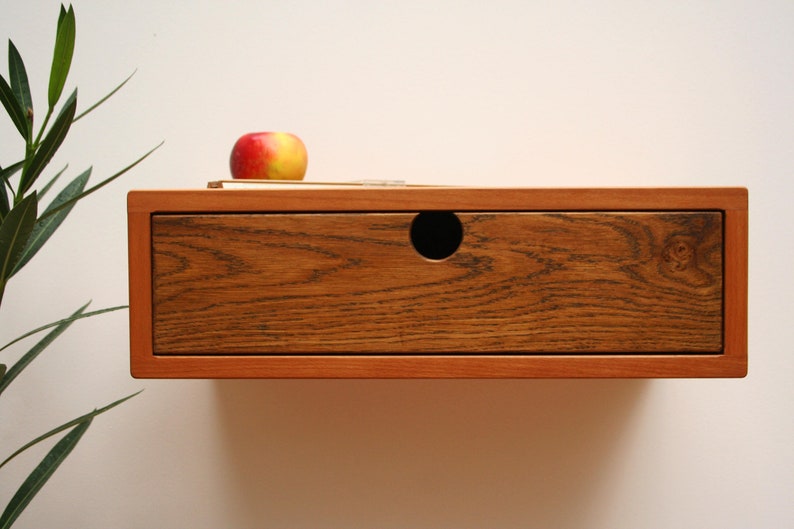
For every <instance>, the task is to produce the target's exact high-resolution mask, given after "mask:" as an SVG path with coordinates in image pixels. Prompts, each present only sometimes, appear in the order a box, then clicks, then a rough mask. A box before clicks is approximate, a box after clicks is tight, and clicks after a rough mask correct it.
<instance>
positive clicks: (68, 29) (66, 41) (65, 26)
mask: <svg viewBox="0 0 794 529" xmlns="http://www.w3.org/2000/svg"><path fill="white" fill-rule="evenodd" d="M76 31H77V30H76V25H75V18H74V8H73V7H72V6H69V10H68V11H67V12H66V14H65V15H64V14H63V13H61V15H60V16H59V17H58V33H57V35H56V36H55V50H54V51H53V56H52V68H51V69H50V86H49V90H48V92H47V100H48V102H49V105H50V108H55V105H56V104H57V103H58V100H59V99H60V98H61V93H63V87H64V85H66V77H67V76H68V75H69V68H71V66H72V55H74V39H75V35H76Z"/></svg>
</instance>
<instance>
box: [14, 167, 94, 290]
mask: <svg viewBox="0 0 794 529" xmlns="http://www.w3.org/2000/svg"><path fill="white" fill-rule="evenodd" d="M90 176H91V168H90V167H89V168H88V169H87V170H85V171H84V172H83V173H81V174H80V175H79V176H77V178H75V179H74V180H72V181H71V182H70V183H69V185H67V186H66V187H64V188H63V189H62V190H61V192H60V193H58V196H56V197H55V198H54V199H53V201H52V202H50V204H49V205H48V206H47V209H45V210H44V213H43V214H42V216H41V218H40V219H39V220H38V221H36V224H35V225H34V226H33V231H32V232H31V233H30V237H28V243H27V246H26V247H25V250H24V252H22V256H21V257H20V258H19V261H17V264H16V266H15V267H14V270H12V271H11V275H10V276H9V277H11V276H13V275H14V274H16V273H17V272H19V271H20V270H21V269H22V267H23V266H25V265H26V264H28V261H30V260H31V259H32V258H33V256H34V255H36V253H38V251H39V250H40V249H41V247H42V246H43V245H44V243H46V242H47V241H48V240H49V238H50V237H51V236H52V234H53V233H55V230H57V229H58V227H59V226H60V225H61V223H63V221H64V220H66V217H67V215H69V212H70V211H72V208H73V207H74V205H75V204H76V202H70V201H71V200H72V198H74V197H75V196H77V195H79V194H80V193H82V192H83V190H84V189H85V186H86V184H87V183H88V178H89V177H90ZM66 202H69V204H66V206H65V207H63V208H60V206H61V205H63V204H65V203H66ZM55 208H59V209H58V212H57V213H55V214H53V215H48V212H49V211H51V210H53V209H55Z"/></svg>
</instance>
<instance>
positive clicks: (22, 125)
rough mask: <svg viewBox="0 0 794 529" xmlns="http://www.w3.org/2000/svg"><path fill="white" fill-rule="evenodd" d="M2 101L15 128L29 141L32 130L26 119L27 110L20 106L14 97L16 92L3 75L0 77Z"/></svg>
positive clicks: (0, 96) (0, 97)
mask: <svg viewBox="0 0 794 529" xmlns="http://www.w3.org/2000/svg"><path fill="white" fill-rule="evenodd" d="M0 101H2V102H3V107H5V109H6V112H8V117H10V118H11V121H13V122H14V126H16V128H17V130H18V131H19V133H20V134H22V137H23V138H24V139H25V141H28V137H29V136H30V132H29V130H30V129H29V128H28V121H27V119H26V117H25V109H23V108H22V106H21V105H20V104H19V101H17V98H16V96H15V95H14V91H13V90H12V89H11V86H10V85H9V84H8V82H7V81H6V80H5V77H3V76H2V75H0Z"/></svg>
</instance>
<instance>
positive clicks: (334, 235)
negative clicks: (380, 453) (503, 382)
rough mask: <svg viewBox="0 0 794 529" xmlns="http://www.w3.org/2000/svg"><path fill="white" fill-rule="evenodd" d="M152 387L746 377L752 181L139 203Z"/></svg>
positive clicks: (145, 351)
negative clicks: (252, 381)
mask: <svg viewBox="0 0 794 529" xmlns="http://www.w3.org/2000/svg"><path fill="white" fill-rule="evenodd" d="M128 204H129V208H128V209H129V241H130V318H131V320H130V321H131V365H132V372H133V375H135V376H139V377H207V378H212V377H610V376H611V377H649V376H660V377H661V376H671V377H672V376H689V377H701V376H703V377H706V376H743V375H744V374H745V373H746V365H747V360H746V358H747V347H746V297H747V287H746V282H747V232H746V229H747V228H746V227H747V193H746V190H743V189H680V190H675V189H673V190H670V189H668V190H658V189H656V190H654V189H645V190H644V189H627V190H621V189H612V190H533V189H497V188H483V189H477V188H430V187H428V188H390V189H379V188H353V189H244V190H240V189H234V190H233V189H207V190H196V191H133V192H131V193H130V195H129V203H128Z"/></svg>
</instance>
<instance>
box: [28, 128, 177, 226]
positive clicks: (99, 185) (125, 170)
mask: <svg viewBox="0 0 794 529" xmlns="http://www.w3.org/2000/svg"><path fill="white" fill-rule="evenodd" d="M163 143H165V142H164V141H162V142H160V144H159V145H157V146H156V147H154V148H153V149H151V150H150V151H149V152H147V153H146V154H144V155H143V156H141V157H140V158H138V159H137V160H135V161H134V162H132V163H131V164H130V165H128V166H127V167H125V168H124V169H122V170H121V171H119V172H117V173H116V174H114V175H112V176H109V177H107V178H106V179H104V180H102V181H101V182H99V183H98V184H97V185H95V186H93V187H91V188H89V189H86V190H85V191H84V192H82V193H80V194H79V195H77V196H76V197H73V198H72V199H71V200H69V201H67V202H65V203H63V204H61V205H60V206H58V207H57V208H53V209H52V210H50V211H47V212H45V213H43V214H42V215H41V218H42V219H43V218H45V217H46V216H48V215H54V214H56V213H58V212H59V211H60V210H61V209H62V208H66V207H70V204H73V203H74V202H77V201H78V200H82V199H83V198H85V197H87V196H88V195H90V194H91V193H93V192H94V191H97V190H98V189H100V188H102V187H104V186H106V185H107V184H109V183H110V182H112V181H113V180H115V179H116V178H118V177H120V176H121V175H123V174H124V173H126V172H127V171H129V170H130V169H132V168H133V167H135V166H136V165H138V164H139V163H141V162H142V161H144V160H145V159H146V158H148V157H149V155H150V154H152V153H153V152H154V151H156V150H157V149H159V148H160V147H162V145H163Z"/></svg>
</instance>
